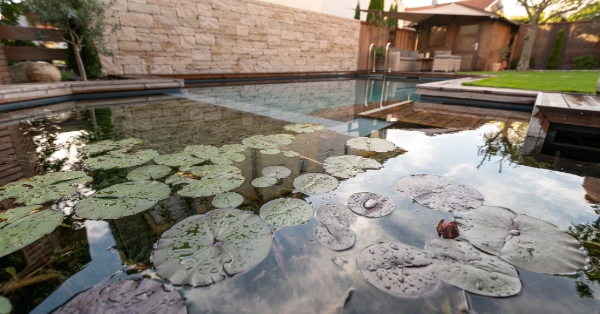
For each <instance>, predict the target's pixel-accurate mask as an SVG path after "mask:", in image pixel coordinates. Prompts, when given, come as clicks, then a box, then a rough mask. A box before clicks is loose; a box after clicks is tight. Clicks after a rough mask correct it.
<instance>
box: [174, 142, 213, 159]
mask: <svg viewBox="0 0 600 314" xmlns="http://www.w3.org/2000/svg"><path fill="white" fill-rule="evenodd" d="M183 152H184V153H187V154H192V155H194V156H196V157H199V158H202V159H211V158H212V157H214V156H216V155H218V154H220V153H221V151H220V150H219V149H218V148H216V147H214V146H210V145H190V146H187V147H186V148H184V149H183Z"/></svg>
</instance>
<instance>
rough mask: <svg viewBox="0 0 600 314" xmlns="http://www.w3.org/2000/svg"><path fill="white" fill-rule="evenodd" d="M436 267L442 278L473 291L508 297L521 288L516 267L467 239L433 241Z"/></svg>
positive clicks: (428, 248) (429, 249)
mask: <svg viewBox="0 0 600 314" xmlns="http://www.w3.org/2000/svg"><path fill="white" fill-rule="evenodd" d="M425 250H426V251H427V252H429V253H432V259H433V268H434V269H435V270H436V271H437V273H438V274H439V276H440V278H441V279H442V280H443V281H445V282H447V283H449V284H451V285H453V286H457V287H459V288H461V289H464V290H466V291H469V292H471V293H474V294H479V295H485V296H490V297H508V296H511V295H516V294H518V293H519V291H521V280H520V279H519V274H518V273H517V270H516V269H515V268H514V267H512V266H511V265H510V264H508V263H507V262H505V261H503V260H501V259H500V258H498V257H496V256H492V255H489V254H486V253H483V252H481V251H479V250H477V249H475V248H474V247H473V246H472V245H471V244H469V243H467V242H459V241H454V240H450V239H446V240H441V239H437V240H431V241H429V242H427V244H426V245H425Z"/></svg>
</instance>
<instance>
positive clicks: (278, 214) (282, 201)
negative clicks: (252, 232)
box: [260, 198, 314, 226]
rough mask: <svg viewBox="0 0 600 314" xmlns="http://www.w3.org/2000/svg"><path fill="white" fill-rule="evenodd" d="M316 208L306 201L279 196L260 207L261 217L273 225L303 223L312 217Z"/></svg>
mask: <svg viewBox="0 0 600 314" xmlns="http://www.w3.org/2000/svg"><path fill="white" fill-rule="evenodd" d="M313 214H314V209H313V208H312V206H310V204H308V203H307V202H306V201H303V200H299V199H295V198H278V199H276V200H272V201H270V202H268V203H266V204H265V205H263V206H262V207H261V208H260V217H261V218H262V219H264V220H265V221H266V222H267V223H269V224H270V225H272V226H293V225H299V224H303V223H305V222H307V221H309V220H310V218H312V216H313Z"/></svg>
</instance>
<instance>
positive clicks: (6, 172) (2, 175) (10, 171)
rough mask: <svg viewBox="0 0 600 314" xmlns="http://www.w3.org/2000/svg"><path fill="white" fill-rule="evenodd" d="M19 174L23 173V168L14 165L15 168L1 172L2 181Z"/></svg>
mask: <svg viewBox="0 0 600 314" xmlns="http://www.w3.org/2000/svg"><path fill="white" fill-rule="evenodd" d="M18 172H21V173H23V172H22V171H21V166H20V165H18V164H17V165H13V167H11V168H8V169H6V170H3V171H2V172H0V179H2V178H6V177H9V176H11V175H13V174H15V173H18Z"/></svg>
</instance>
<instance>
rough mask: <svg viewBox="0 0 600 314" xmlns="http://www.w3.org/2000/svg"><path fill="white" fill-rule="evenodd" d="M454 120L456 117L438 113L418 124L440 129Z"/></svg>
mask: <svg viewBox="0 0 600 314" xmlns="http://www.w3.org/2000/svg"><path fill="white" fill-rule="evenodd" d="M454 119H456V116H453V115H448V114H443V113H438V114H435V115H433V116H431V117H429V118H427V119H425V120H423V121H421V122H419V124H424V125H429V126H435V127H439V128H441V127H443V126H444V125H446V124H448V122H450V121H452V120H454Z"/></svg>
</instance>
